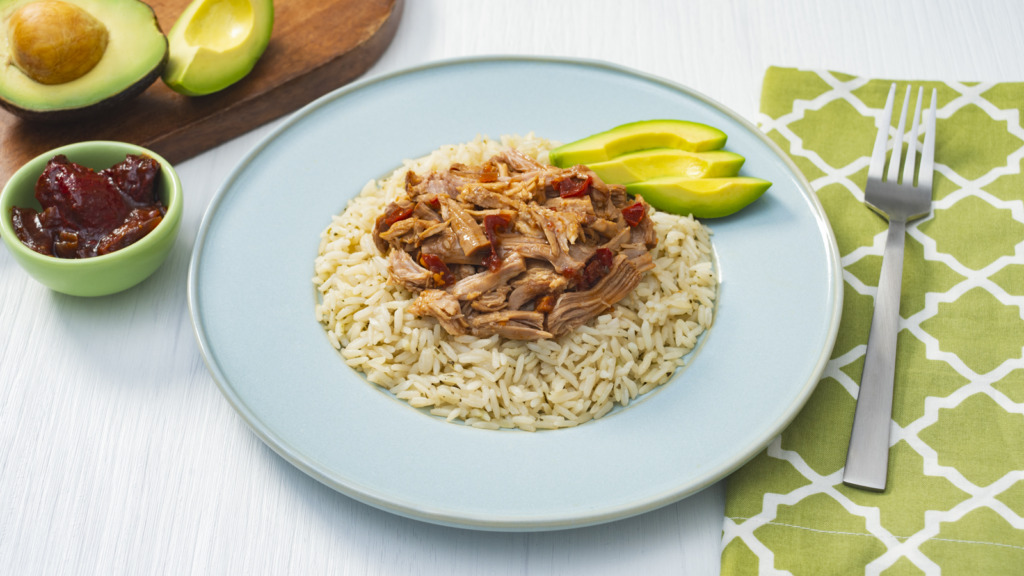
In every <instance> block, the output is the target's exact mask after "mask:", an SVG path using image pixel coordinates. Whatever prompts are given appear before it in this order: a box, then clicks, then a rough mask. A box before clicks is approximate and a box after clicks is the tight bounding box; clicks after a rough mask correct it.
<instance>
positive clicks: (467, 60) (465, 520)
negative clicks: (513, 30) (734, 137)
mask: <svg viewBox="0 0 1024 576" xmlns="http://www.w3.org/2000/svg"><path fill="white" fill-rule="evenodd" d="M489 63H490V64H500V63H541V64H559V65H568V66H577V67H584V68H598V69H604V70H606V71H610V72H613V73H616V74H621V75H625V76H628V77H632V78H635V79H639V80H642V81H644V82H648V83H653V84H657V85H660V86H663V87H665V88H668V89H670V90H672V91H675V92H679V93H682V94H685V95H687V96H689V97H690V98H693V99H695V100H697V101H699V102H700V104H702V105H704V106H708V107H710V108H713V109H715V110H717V111H718V112H719V113H722V114H724V115H726V116H728V117H729V118H730V119H731V120H732V121H734V122H736V123H737V124H739V125H740V126H742V127H743V128H744V129H745V130H746V131H747V132H748V133H749V134H752V135H754V136H755V137H756V138H757V139H758V140H759V141H761V142H762V143H763V144H764V145H766V146H767V148H768V149H769V150H770V151H771V152H772V154H773V155H774V157H775V160H777V161H780V162H781V163H782V164H783V165H784V166H785V167H786V169H787V171H788V172H789V173H790V175H791V176H792V177H793V179H794V181H795V182H796V184H797V185H798V187H799V188H800V191H801V193H802V195H803V199H804V201H805V202H807V203H808V204H809V206H810V208H811V213H812V215H813V220H814V222H815V225H816V228H817V231H818V235H819V236H820V237H821V240H822V242H823V245H824V248H825V254H826V264H827V268H828V272H829V273H828V275H827V276H828V297H827V298H826V303H828V304H830V305H831V310H830V313H829V317H828V319H827V322H828V333H827V337H826V339H825V341H824V342H823V343H822V347H821V350H820V351H819V353H818V358H817V360H816V361H815V364H814V368H813V369H812V370H811V373H810V375H809V376H808V379H807V381H806V382H804V383H803V385H802V386H801V388H800V393H799V394H798V395H796V396H795V397H794V398H793V399H792V400H791V401H790V403H789V404H788V406H787V409H786V410H785V411H783V413H782V414H780V415H779V416H778V417H777V418H776V419H775V421H774V422H773V424H772V425H771V426H770V433H766V434H764V436H763V437H762V438H760V441H758V442H753V443H751V444H750V445H748V446H745V447H744V448H743V449H741V450H737V451H736V455H735V456H734V457H733V458H731V459H729V460H728V461H727V462H724V463H722V464H720V465H719V466H718V467H716V468H713V469H711V470H709V472H708V473H707V474H705V475H704V477H703V480H702V481H699V482H694V483H691V484H690V485H687V486H685V487H683V486H676V487H675V489H674V490H671V491H668V492H665V493H655V494H653V495H651V496H650V497H648V498H647V499H645V500H642V501H639V502H634V503H632V504H629V505H622V506H619V507H615V508H611V509H602V510H601V511H597V512H593V511H591V512H586V513H580V514H578V515H561V516H559V517H558V518H551V517H537V518H533V519H524V518H519V517H517V518H515V519H501V518H495V517H493V516H487V515H482V514H455V513H452V512H451V511H443V510H437V509H432V507H429V506H423V505H417V504H415V503H409V502H401V501H397V500H396V499H395V498H386V497H383V496H382V495H380V494H379V493H378V492H376V491H374V490H373V489H372V488H371V487H367V486H363V485H361V483H358V482H350V483H347V484H346V483H341V482H337V481H335V480H334V479H332V478H329V477H327V476H325V475H324V474H323V473H321V471H320V470H318V469H317V467H316V466H315V465H314V463H313V462H312V461H311V459H309V458H307V457H305V456H304V455H302V454H299V453H297V451H296V450H295V449H294V447H292V446H291V445H290V444H289V443H288V442H286V441H284V440H283V439H282V438H278V437H275V434H274V433H273V430H270V429H269V427H268V426H267V425H266V424H265V423H263V422H262V421H261V420H260V419H259V418H258V417H257V416H256V415H255V414H254V413H253V412H252V411H251V410H250V409H249V408H248V407H247V406H246V405H245V403H244V402H243V401H242V398H241V397H240V395H239V394H238V393H237V391H236V390H235V389H234V387H233V386H232V385H231V383H230V378H229V377H228V376H227V375H226V374H225V373H224V372H223V370H221V368H220V366H219V365H218V364H217V363H216V361H215V354H214V352H213V349H212V344H211V342H210V341H209V339H208V337H207V335H206V334H205V333H204V330H203V328H202V325H203V319H202V318H201V313H200V308H201V306H200V305H199V303H198V290H199V286H198V281H199V278H198V272H197V271H198V268H199V266H200V260H201V258H202V255H203V251H204V248H205V246H206V237H207V235H208V233H209V231H210V226H211V222H212V220H213V219H214V216H215V214H216V212H217V210H218V209H219V208H220V206H221V205H222V204H223V202H224V200H225V198H226V197H227V196H228V195H229V192H230V191H231V189H232V184H233V183H234V182H235V181H236V180H237V179H238V178H239V177H240V176H241V175H242V174H244V173H245V171H246V169H247V167H248V166H249V165H250V164H251V163H252V162H253V161H254V160H256V158H257V157H258V156H259V155H260V153H261V152H262V151H263V150H264V149H265V148H267V147H268V146H269V145H270V144H271V143H272V142H274V141H275V140H276V139H277V138H278V137H280V136H281V135H282V134H283V133H285V132H287V131H288V130H289V129H290V128H291V127H292V126H294V125H295V124H297V123H298V122H300V121H301V120H302V119H303V118H304V117H305V116H307V115H308V114H310V113H311V112H313V111H314V110H316V109H318V108H320V107H322V106H324V105H326V104H327V103H329V102H332V101H334V100H338V99H341V98H344V97H346V96H347V95H349V94H351V93H354V92H357V91H360V90H363V89H366V88H367V87H370V86H374V85H377V84H382V83H386V82H389V81H391V80H393V79H395V78H399V77H402V76H407V75H412V74H416V73H420V72H425V71H429V70H431V69H439V68H450V67H458V66H465V65H474V64H489ZM187 305H188V309H189V317H190V320H191V324H192V330H193V335H194V336H195V338H196V342H197V345H198V347H199V351H200V355H201V356H202V358H203V362H204V364H205V365H206V367H207V370H208V372H209V373H210V375H211V376H212V378H213V379H214V381H215V382H216V384H217V387H218V388H219V389H220V391H221V393H222V395H223V396H224V397H225V398H226V399H227V400H228V403H229V404H230V405H231V406H232V408H233V409H234V410H235V412H236V413H237V414H238V415H239V416H241V417H242V419H243V420H244V421H245V423H246V425H247V426H248V427H249V429H250V430H252V431H253V432H254V433H255V434H256V436H257V437H258V438H260V440H261V441H262V442H263V443H264V444H265V445H266V446H268V447H269V448H271V450H273V451H274V452H275V453H276V454H277V455H278V456H280V457H281V458H283V459H284V460H285V461H286V462H288V463H289V464H291V465H292V466H295V467H296V468H298V469H299V470H300V471H302V472H303V473H305V474H306V475H308V476H309V477H311V478H313V479H314V480H317V481H318V482H320V483H321V484H324V485H326V486H328V487H329V488H332V489H333V490H335V491H337V492H339V493H341V494H343V495H345V496H347V497H351V498H353V499H355V500H357V501H359V502H362V503H364V504H368V505H370V506H373V507H376V508H378V509H381V510H383V511H387V512H390V513H394V514H398V515H400V516H404V517H407V518H412V519H417V520H422V521H426V522H430V523H434V524H440V525H444V526H451V527H459V528H470V529H479V530H495V531H542V530H559V529H566V528H577V527H583V526H591V525H596V524H601V523H605V522H609V521H614V520H619V519H624V518H627V517H630V516H634V515H638V514H642V513H646V512H650V511H652V510H655V509H658V508H661V507H663V506H666V505H668V504H671V503H674V502H677V501H680V500H682V499H684V498H686V497H689V496H691V495H693V494H696V493H697V492H700V491H702V490H704V489H705V488H707V487H709V486H711V485H713V484H715V483H717V482H719V481H720V480H722V479H724V478H725V477H727V476H728V475H729V474H730V473H732V472H734V471H735V470H737V469H739V468H740V467H742V466H743V465H744V464H746V463H747V462H749V461H750V460H751V459H752V458H753V457H754V456H756V455H757V454H758V453H760V452H761V451H762V450H763V449H764V448H765V447H767V446H768V445H769V444H770V443H771V442H772V441H773V440H774V439H775V438H776V437H777V436H778V435H779V434H780V433H781V432H782V430H784V429H785V428H786V426H788V425H789V424H790V423H791V422H792V420H793V419H794V418H796V416H797V414H798V413H799V412H800V409H801V408H802V407H803V406H804V404H806V402H807V400H808V399H809V398H810V396H811V394H812V393H813V392H814V390H815V388H816V387H817V384H818V382H819V381H820V379H821V377H822V374H823V373H824V371H825V368H826V367H827V364H828V362H829V360H830V358H831V354H832V349H833V347H834V345H835V342H836V339H837V336H838V331H839V324H840V318H841V314H842V308H843V278H842V266H841V259H840V254H839V248H838V244H837V242H836V239H835V234H834V232H833V230H832V227H831V225H830V223H829V221H828V218H827V215H826V213H825V210H824V207H823V205H822V204H821V201H820V199H819V198H818V196H817V194H816V193H815V192H814V189H813V187H812V186H811V184H810V182H809V181H808V180H807V178H806V177H805V176H804V174H803V173H802V172H801V171H800V170H799V168H798V167H797V166H796V164H795V162H793V160H792V159H791V158H790V157H789V156H788V155H787V154H786V153H785V152H784V151H783V150H782V149H781V148H780V147H779V146H778V145H777V144H776V143H775V142H774V141H773V140H771V139H770V138H769V137H768V136H767V134H765V133H764V132H762V131H761V130H760V129H759V128H758V127H757V126H756V125H754V124H753V123H752V122H751V121H749V120H747V119H746V118H745V117H743V116H741V115H740V114H739V113H737V112H735V111H733V110H732V109H730V108H728V107H727V106H725V105H724V104H722V103H720V102H718V101H716V100H714V99H712V98H710V97H708V96H706V95H705V94H703V93H702V92H700V91H698V90H695V89H693V88H690V87H688V86H685V85H683V84H681V83H678V82H675V81H673V80H670V79H667V78H665V77H661V76H657V75H655V74H652V73H648V72H644V71H641V70H637V69H634V68H630V67H627V66H624V65H620V64H616V63H612V62H608V61H604V60H596V59H588V58H574V57H556V56H530V55H501V54H498V55H483V56H461V57H454V58H445V59H439V60H433V61H430V62H426V63H421V64H418V65H413V66H408V67H402V68H399V69H396V70H393V71H390V72H386V73H382V74H379V75H374V76H371V77H366V78H362V79H359V80H356V81H354V82H352V83H350V84H348V85H346V86H343V87H341V88H338V89H335V90H333V91H331V92H328V93H326V94H324V95H322V96H320V97H318V98H316V99H314V100H313V101H311V102H309V103H308V104H306V105H305V106H303V107H301V108H299V109H298V110H296V111H294V112H292V113H291V114H290V115H288V116H287V117H286V118H285V119H284V120H283V121H282V122H281V123H280V124H278V125H277V126H275V127H274V128H273V129H272V130H271V131H270V132H268V133H267V134H265V135H264V136H262V137H261V138H260V140H259V141H258V142H257V143H256V144H254V145H253V146H252V147H251V148H250V149H249V150H248V151H247V152H246V153H245V154H244V155H243V156H242V158H241V159H240V160H239V161H238V162H237V163H236V165H235V166H234V167H233V168H232V169H231V171H230V172H229V173H228V175H227V176H226V177H225V178H224V180H223V181H222V183H221V184H220V185H219V186H218V188H217V190H216V191H215V192H214V194H213V196H212V197H211V199H210V201H209V203H208V205H207V206H206V208H205V210H204V212H203V216H202V219H201V222H200V225H199V228H198V230H197V232H196V236H195V239H194V243H193V246H192V251H191V255H190V258H189V266H188V281H187Z"/></svg>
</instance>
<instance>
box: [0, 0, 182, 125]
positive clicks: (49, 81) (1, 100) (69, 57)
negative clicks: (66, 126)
mask: <svg viewBox="0 0 1024 576" xmlns="http://www.w3.org/2000/svg"><path fill="white" fill-rule="evenodd" d="M166 62H167V38H166V37H165V36H164V34H163V32H162V31H161V30H160V26H159V24H158V23H157V19H156V15H155V14H154V12H153V9H152V8H150V7H149V5H147V4H145V3H143V2H140V1H139V0H0V106H2V107H3V108H5V109H7V110H8V111H10V112H12V113H14V114H17V115H18V116H21V117H23V118H26V119H29V120H43V121H63V120H70V119H75V118H79V117H83V116H87V115H90V114H93V113H96V112H99V111H101V110H104V109H107V108H110V107H113V106H115V105H117V103H119V102H122V101H124V100H127V99H129V98H133V97H135V96H137V95H138V94H140V93H141V92H143V91H144V90H145V89H146V88H148V87H149V86H150V85H151V84H152V83H153V82H154V81H155V80H156V79H157V78H159V77H160V74H161V72H162V71H163V69H164V65H165V63H166Z"/></svg>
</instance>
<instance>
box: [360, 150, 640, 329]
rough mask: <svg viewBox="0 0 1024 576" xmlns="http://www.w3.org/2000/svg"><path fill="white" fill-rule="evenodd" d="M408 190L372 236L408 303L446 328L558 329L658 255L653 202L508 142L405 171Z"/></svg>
mask: <svg viewBox="0 0 1024 576" xmlns="http://www.w3.org/2000/svg"><path fill="white" fill-rule="evenodd" d="M405 191H406V197H404V198H401V199H399V200H398V201H397V202H395V203H392V204H390V205H388V206H387V207H386V208H385V210H384V213H383V214H381V215H380V217H379V218H378V219H377V222H376V226H375V227H374V231H373V240H374V244H375V245H376V246H377V248H378V250H380V252H381V253H382V254H384V255H385V256H387V258H388V269H389V272H390V277H391V281H392V282H394V283H396V284H398V285H400V286H402V287H404V288H406V289H407V290H409V291H411V292H414V293H417V294H418V295H417V297H416V298H415V299H414V300H413V302H412V303H411V304H410V306H409V308H408V310H409V311H410V312H411V313H413V314H415V315H418V316H432V317H434V318H436V319H437V321H438V322H439V323H440V325H441V327H442V328H444V330H445V331H447V332H448V333H449V334H453V335H462V334H472V335H475V336H480V337H487V336H492V335H494V334H497V335H499V336H502V337H505V338H510V339H515V340H539V339H546V338H554V337H558V336H561V335H562V334H565V333H567V332H570V331H571V330H574V329H575V328H577V327H579V326H581V325H583V324H585V323H587V322H588V321H590V320H591V319H592V318H594V317H596V316H598V315H600V314H602V313H603V312H604V311H606V310H607V309H609V308H610V307H611V306H613V305H614V304H615V303H616V302H618V301H619V300H621V299H622V298H624V297H626V296H627V295H628V294H629V293H631V292H632V291H633V289H634V288H636V286H637V284H639V283H640V280H641V279H642V277H643V274H644V273H645V272H646V271H648V270H650V269H651V268H653V267H654V262H653V260H652V258H651V255H650V250H651V249H653V248H654V247H655V245H656V244H657V236H656V235H655V233H654V225H653V222H652V221H651V218H650V216H649V214H648V212H649V210H650V208H649V207H648V206H647V204H646V203H645V202H644V200H643V198H641V197H639V196H637V197H635V198H631V197H629V196H628V195H627V194H626V191H625V188H624V187H622V186H616V185H609V184H606V183H604V182H602V181H601V179H600V178H598V177H597V175H596V174H594V173H593V172H592V171H591V170H590V169H588V168H587V167H586V166H582V165H580V166H574V167H572V168H569V169H565V170H562V169H559V168H556V167H553V166H546V165H543V164H540V163H539V162H537V161H536V160H534V159H533V158H530V157H528V156H526V155H524V154H522V153H520V152H518V151H516V150H512V149H509V150H506V151H504V152H502V153H500V154H498V155H496V156H494V157H493V158H491V159H490V160H488V161H487V162H485V163H484V164H482V165H480V166H465V165H462V164H455V165H453V166H452V167H451V168H450V169H449V170H447V171H440V172H431V173H429V174H415V173H413V172H411V171H410V172H409V173H407V175H406V180H405ZM638 217H639V220H638Z"/></svg>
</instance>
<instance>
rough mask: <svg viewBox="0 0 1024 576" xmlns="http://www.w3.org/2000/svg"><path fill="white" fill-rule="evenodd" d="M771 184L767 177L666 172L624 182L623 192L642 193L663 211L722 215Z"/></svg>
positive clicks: (695, 215)
mask: <svg viewBox="0 0 1024 576" xmlns="http://www.w3.org/2000/svg"><path fill="white" fill-rule="evenodd" d="M771 185H772V183H771V182H768V181H767V180H762V179H760V178H752V177H749V176H731V177H725V178H687V177H682V176H669V177H665V178H655V179H652V180H646V181H644V182H637V183H634V184H627V185H626V192H628V193H629V194H633V195H639V196H642V197H643V198H644V200H646V201H647V203H648V204H650V205H651V206H654V207H655V208H657V209H658V210H663V211H665V212H670V213H673V214H681V215H686V214H692V215H693V217H694V218H721V217H723V216H729V215H731V214H735V213H736V212H738V211H740V210H742V209H743V208H746V207H747V206H749V205H750V204H751V203H753V202H754V201H755V200H757V199H758V198H760V197H761V196H762V195H763V194H764V193H765V191H767V190H768V188H769V187H771Z"/></svg>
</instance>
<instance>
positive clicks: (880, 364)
mask: <svg viewBox="0 0 1024 576" xmlns="http://www.w3.org/2000/svg"><path fill="white" fill-rule="evenodd" d="M895 95H896V85H895V84H893V85H892V87H891V88H890V89H889V97H888V98H887V99H886V101H885V110H884V111H883V113H882V117H883V118H882V124H881V125H880V126H879V129H878V136H877V137H876V138H875V148H874V151H873V152H872V154H871V165H870V167H869V169H868V183H867V186H866V187H865V188H864V201H865V202H866V203H867V205H868V206H870V207H871V208H872V209H873V210H875V211H876V212H878V213H879V214H881V215H882V216H883V217H885V218H887V219H888V220H889V232H888V234H887V235H886V237H885V252H884V253H883V255H882V275H881V277H879V279H878V294H877V296H875V310H874V313H873V314H872V316H871V331H870V332H869V333H868V349H867V353H866V354H865V356H864V372H863V375H862V376H861V382H860V392H859V393H858V395H857V409H856V411H855V412H854V416H853V431H852V433H851V434H850V448H849V451H848V452H847V455H846V468H845V470H844V471H843V482H844V483H845V484H847V485H849V486H854V487H857V488H865V489H868V490H879V491H881V490H885V483H886V476H887V475H888V465H889V429H890V421H891V420H892V390H893V380H894V376H895V370H896V335H897V333H898V332H899V319H900V290H901V283H902V279H903V244H904V240H905V238H904V236H905V234H906V231H907V222H908V221H910V220H914V219H915V218H920V217H922V216H925V215H926V214H928V212H929V210H930V208H931V200H932V171H933V169H934V168H933V160H934V155H935V100H936V91H935V90H932V99H931V112H930V114H929V115H928V117H927V118H926V119H925V127H924V131H925V138H924V147H923V148H922V151H921V165H920V173H919V175H918V177H917V184H916V185H915V184H914V168H915V166H914V164H915V156H916V151H917V136H918V127H919V122H918V120H919V117H920V115H921V102H922V100H923V99H924V89H923V88H922V89H919V90H918V93H917V107H916V109H915V110H914V117H913V125H912V127H911V129H910V145H909V148H908V150H907V157H906V159H905V161H904V164H903V171H902V180H901V179H900V175H901V173H900V155H901V153H902V151H903V130H904V128H905V127H906V120H907V108H908V107H909V106H910V87H909V86H908V87H907V91H906V97H905V98H904V100H903V112H902V114H901V116H900V122H899V125H898V126H897V127H896V132H895V134H894V135H893V140H892V142H893V145H892V148H893V151H892V158H891V159H890V161H889V169H888V173H887V174H883V170H884V168H885V156H886V149H887V148H888V146H887V140H888V134H889V126H890V122H891V118H892V106H893V98H894V97H895Z"/></svg>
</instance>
